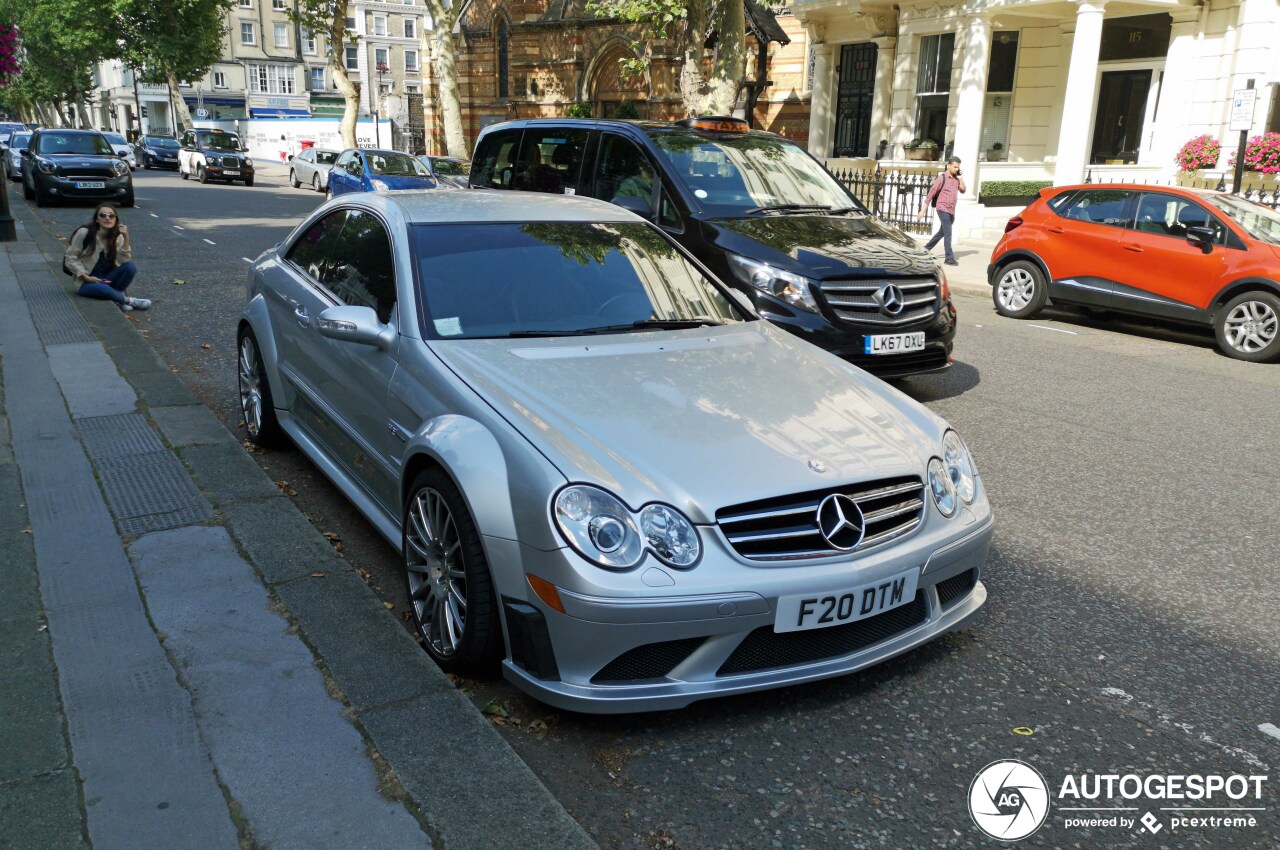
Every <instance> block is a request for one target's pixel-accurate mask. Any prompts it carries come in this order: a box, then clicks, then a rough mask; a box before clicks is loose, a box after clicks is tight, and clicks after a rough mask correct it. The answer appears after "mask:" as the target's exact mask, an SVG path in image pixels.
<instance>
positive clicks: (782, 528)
mask: <svg viewBox="0 0 1280 850" xmlns="http://www.w3.org/2000/svg"><path fill="white" fill-rule="evenodd" d="M836 493H840V494H843V495H845V496H848V497H849V498H851V499H853V500H854V501H855V502H857V503H858V507H859V508H860V509H861V511H862V516H863V522H864V523H865V529H866V531H865V533H864V534H863V536H862V542H861V543H859V544H858V545H857V547H855V548H854V549H852V550H849V551H851V552H862V551H865V550H867V549H870V548H872V547H874V546H879V545H881V544H883V543H888V542H889V541H890V540H896V539H897V538H899V537H902V536H903V535H905V534H909V533H911V532H912V531H914V530H915V529H916V527H917V526H919V525H920V521H921V520H922V519H923V517H924V485H923V484H922V483H921V482H920V479H919V478H915V477H909V478H891V479H885V480H881V481H867V482H862V483H860V484H850V485H847V486H845V487H839V488H833V489H830V490H814V491H812V492H809V493H800V494H797V495H791V496H779V497H775V498H772V499H762V500H760V501H757V502H748V503H746V504H743V505H735V506H733V507H730V508H725V509H723V510H721V511H718V512H717V513H716V523H717V524H718V525H719V526H720V530H721V531H722V532H724V536H725V537H726V538H727V539H728V541H729V545H731V546H732V547H733V548H734V550H735V551H736V552H737V553H738V554H739V555H741V556H743V557H744V558H750V559H751V560H753V561H785V560H792V559H799V558H825V557H828V556H831V555H841V554H848V553H847V552H845V551H844V550H841V549H837V548H836V547H834V546H832V545H831V544H829V543H828V542H827V541H826V538H824V537H823V536H822V532H821V531H820V530H819V528H818V506H819V505H820V504H822V500H823V499H825V498H826V497H827V496H830V495H833V494H836Z"/></svg>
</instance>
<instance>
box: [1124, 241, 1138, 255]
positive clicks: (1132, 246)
mask: <svg viewBox="0 0 1280 850" xmlns="http://www.w3.org/2000/svg"><path fill="white" fill-rule="evenodd" d="M1120 247H1121V248H1123V249H1125V250H1126V251H1132V252H1133V253H1135V254H1141V253H1142V246H1140V245H1138V244H1136V243H1134V242H1121V243H1120Z"/></svg>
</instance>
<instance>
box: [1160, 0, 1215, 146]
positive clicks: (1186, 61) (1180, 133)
mask: <svg viewBox="0 0 1280 850" xmlns="http://www.w3.org/2000/svg"><path fill="white" fill-rule="evenodd" d="M1204 8H1205V7H1203V6H1192V7H1190V8H1177V9H1172V10H1170V12H1169V14H1170V15H1172V17H1173V29H1172V32H1171V33H1170V35H1169V53H1168V58H1167V60H1166V61H1165V63H1164V80H1163V82H1162V83H1161V84H1160V102H1159V104H1158V105H1157V112H1156V114H1157V118H1156V126H1155V127H1153V128H1152V129H1153V131H1154V132H1153V133H1152V137H1151V159H1150V161H1151V162H1152V163H1154V164H1156V165H1161V166H1164V167H1165V168H1167V169H1170V170H1172V169H1174V168H1176V167H1177V166H1175V165H1174V163H1173V158H1174V156H1175V155H1176V154H1177V153H1178V148H1179V147H1181V146H1182V143H1183V142H1185V141H1187V139H1189V138H1191V137H1192V136H1193V135H1195V134H1194V133H1192V132H1190V130H1189V126H1188V122H1187V103H1188V100H1189V98H1190V95H1191V92H1192V91H1193V90H1194V88H1195V76H1196V60H1197V59H1199V52H1198V50H1197V45H1196V34H1197V33H1198V32H1199V30H1200V18H1201V14H1202V12H1203V10H1204ZM1220 165H1221V166H1222V167H1223V168H1225V167H1226V158H1225V157H1224V158H1223V160H1222V161H1221V163H1220Z"/></svg>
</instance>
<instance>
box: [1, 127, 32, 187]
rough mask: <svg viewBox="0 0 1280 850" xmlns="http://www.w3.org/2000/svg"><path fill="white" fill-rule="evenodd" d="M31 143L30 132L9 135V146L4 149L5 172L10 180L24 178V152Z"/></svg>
mask: <svg viewBox="0 0 1280 850" xmlns="http://www.w3.org/2000/svg"><path fill="white" fill-rule="evenodd" d="M29 144H31V134H30V133H28V132H25V131H24V132H20V133H14V134H13V135H11V136H9V144H8V147H6V148H5V150H4V173H5V176H7V177H8V178H9V179H10V180H21V179H22V152H23V151H24V150H26V149H27V145H29Z"/></svg>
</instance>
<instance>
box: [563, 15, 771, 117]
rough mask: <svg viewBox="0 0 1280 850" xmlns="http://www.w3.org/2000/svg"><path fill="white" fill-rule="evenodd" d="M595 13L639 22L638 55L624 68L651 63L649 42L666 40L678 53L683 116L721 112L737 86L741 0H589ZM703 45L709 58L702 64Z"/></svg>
mask: <svg viewBox="0 0 1280 850" xmlns="http://www.w3.org/2000/svg"><path fill="white" fill-rule="evenodd" d="M587 10H588V11H589V12H591V13H593V14H595V15H598V16H600V17H607V18H617V19H618V20H620V21H623V22H626V23H634V24H640V25H642V27H643V28H644V32H645V36H646V38H644V39H643V40H642V42H641V50H642V51H643V55H642V56H641V57H640V58H639V59H638V60H634V61H633V62H630V63H627V67H625V68H624V71H630V72H631V73H637V72H641V71H643V70H644V69H645V68H646V67H647V66H649V65H650V64H651V63H652V60H653V54H654V47H655V44H656V43H658V42H666V43H667V44H668V45H671V46H672V47H673V48H674V51H673V52H675V53H677V54H678V55H679V56H680V57H681V61H680V78H679V79H680V82H679V88H680V98H681V100H682V101H683V102H684V108H685V113H686V114H687V115H727V114H729V113H730V112H732V111H733V106H734V103H735V102H736V101H737V99H738V91H739V89H740V88H741V87H742V78H743V67H744V66H743V58H744V56H745V49H746V48H745V44H746V29H747V24H746V10H745V7H744V5H743V0H589V1H588V3H587ZM708 46H710V47H711V49H712V51H713V57H712V61H711V64H710V66H709V67H708V65H707V63H706V61H705V59H706V51H707V48H708Z"/></svg>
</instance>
